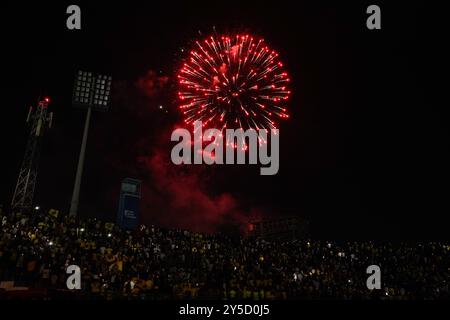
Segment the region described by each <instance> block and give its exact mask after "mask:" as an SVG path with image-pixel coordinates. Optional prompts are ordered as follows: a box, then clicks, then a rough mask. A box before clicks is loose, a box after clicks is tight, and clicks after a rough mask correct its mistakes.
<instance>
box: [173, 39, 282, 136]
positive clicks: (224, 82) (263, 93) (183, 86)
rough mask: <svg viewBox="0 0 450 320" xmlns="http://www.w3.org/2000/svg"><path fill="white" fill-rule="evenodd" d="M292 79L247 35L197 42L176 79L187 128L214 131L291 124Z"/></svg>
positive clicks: (274, 55)
mask: <svg viewBox="0 0 450 320" xmlns="http://www.w3.org/2000/svg"><path fill="white" fill-rule="evenodd" d="M289 82H290V79H289V76H288V74H287V72H286V71H285V70H284V67H283V63H282V62H281V61H280V60H279V58H278V53H277V52H275V51H274V50H271V49H270V48H269V47H268V46H267V45H266V44H265V42H264V40H263V39H255V38H253V37H252V36H249V35H236V36H235V37H226V36H222V37H220V38H218V37H213V36H211V37H209V38H207V39H205V40H204V41H203V42H199V41H197V42H196V43H195V48H194V49H192V50H191V51H190V54H189V58H188V59H187V61H186V62H185V63H184V65H183V66H182V68H181V69H180V71H179V73H178V83H179V91H178V97H179V100H180V106H179V108H180V109H181V110H182V112H183V114H184V118H185V122H186V123H187V124H192V123H193V122H194V121H198V120H199V121H202V123H203V126H205V127H206V126H208V127H209V126H211V127H215V128H222V130H223V129H225V128H232V127H234V128H236V127H238V128H244V129H247V128H253V129H256V130H260V129H274V128H276V127H277V121H278V120H279V119H286V118H289V115H288V113H287V110H286V106H285V105H286V102H287V100H288V99H289V95H290V93H291V92H290V90H289Z"/></svg>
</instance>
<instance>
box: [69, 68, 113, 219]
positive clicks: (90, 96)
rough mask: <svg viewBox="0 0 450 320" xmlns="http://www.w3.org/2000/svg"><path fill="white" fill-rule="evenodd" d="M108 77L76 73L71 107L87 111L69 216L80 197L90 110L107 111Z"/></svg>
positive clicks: (109, 80) (76, 206)
mask: <svg viewBox="0 0 450 320" xmlns="http://www.w3.org/2000/svg"><path fill="white" fill-rule="evenodd" d="M111 81H112V78H111V77H110V76H105V75H100V74H96V73H92V72H86V71H78V73H77V76H76V79H75V86H74V88H73V97H72V105H73V106H75V107H79V108H83V109H87V113H86V121H85V123H84V131H83V140H82V142H81V149H80V155H79V157H78V166H77V174H76V176H75V184H74V187H73V193H72V201H71V203H70V211H69V215H71V216H76V215H77V212H78V202H79V197H80V186H81V177H82V175H83V166H84V156H85V153H86V143H87V137H88V131H89V123H90V121H91V111H92V109H94V110H96V111H103V112H106V111H108V109H109V102H110V93H111Z"/></svg>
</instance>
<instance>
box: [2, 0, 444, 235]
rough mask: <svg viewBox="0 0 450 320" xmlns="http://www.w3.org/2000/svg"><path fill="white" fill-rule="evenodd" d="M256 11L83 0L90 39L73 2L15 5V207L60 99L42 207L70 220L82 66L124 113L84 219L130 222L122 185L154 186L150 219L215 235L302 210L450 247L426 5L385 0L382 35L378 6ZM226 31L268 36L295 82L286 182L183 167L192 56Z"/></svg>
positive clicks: (103, 130) (11, 25)
mask: <svg viewBox="0 0 450 320" xmlns="http://www.w3.org/2000/svg"><path fill="white" fill-rule="evenodd" d="M245 3H246V4H245V5H244V4H242V3H240V2H232V1H224V2H216V1H210V2H209V3H207V2H197V3H196V2H195V1H185V2H180V3H175V2H163V3H160V4H155V3H153V1H152V2H150V1H147V2H146V3H145V4H144V3H141V2H135V3H133V2H131V1H127V2H118V3H116V2H113V1H110V2H103V3H102V2H98V3H97V2H96V4H95V5H94V4H93V3H85V4H83V3H78V4H79V5H80V6H81V10H82V30H79V31H70V30H67V29H66V18H67V14H66V13H65V11H66V7H67V5H69V4H72V3H48V4H45V3H42V2H39V3H33V4H31V3H30V4H25V3H19V2H8V3H7V4H5V3H2V7H3V6H5V8H4V9H2V21H1V26H2V27H1V32H2V36H1V39H2V56H3V57H2V61H3V68H2V69H3V70H2V73H3V74H2V77H3V79H4V80H6V81H5V84H4V85H3V86H2V89H3V90H2V97H3V99H2V100H3V101H2V121H1V123H2V125H1V128H0V130H1V136H0V143H1V146H2V156H1V158H2V166H1V167H0V170H1V171H0V177H1V184H0V203H3V204H4V205H8V204H9V202H10V201H11V197H12V192H13V189H14V185H15V181H16V179H17V175H18V171H19V168H20V162H21V160H22V157H23V152H24V148H25V143H26V139H27V130H26V125H25V122H24V120H25V117H26V113H27V110H28V106H29V105H31V104H33V103H35V101H36V99H37V97H38V96H39V95H48V96H50V97H51V99H52V103H51V105H50V108H51V109H52V111H54V113H55V122H54V128H53V129H51V130H50V131H48V132H47V133H46V136H45V143H44V145H43V152H42V157H41V165H40V171H39V176H38V184H37V192H36V194H35V202H36V203H37V204H40V205H41V206H47V207H56V208H61V209H62V210H63V211H66V212H67V211H68V208H69V204H70V198H71V192H72V186H73V181H74V176H75V170H76V161H77V155H78V152H79V147H80V143H81V137H82V129H83V122H84V117H85V112H84V111H83V110H80V109H74V108H72V107H71V94H72V85H73V78H74V74H75V72H76V71H77V70H79V69H82V70H90V71H96V72H100V73H105V74H110V75H112V76H113V79H114V95H113V103H112V107H111V110H110V111H109V112H108V113H95V114H93V117H92V121H91V131H90V136H89V141H88V149H87V156H86V164H85V171H84V176H83V182H82V193H81V208H80V212H81V216H97V217H101V218H103V219H109V220H114V219H115V216H116V210H117V204H118V192H119V185H120V182H121V180H122V179H123V178H125V177H127V176H130V177H134V178H138V179H142V180H143V184H144V186H143V189H144V190H143V205H142V216H143V219H144V221H145V222H147V223H157V224H163V225H166V226H176V227H178V226H181V227H188V228H192V229H195V230H204V231H214V230H215V229H217V228H219V226H220V225H222V224H223V223H224V222H226V221H236V222H237V223H243V222H244V221H245V220H246V219H247V218H248V217H252V216H263V217H266V216H281V215H298V216H301V217H302V218H304V219H305V220H307V221H308V222H309V228H310V232H311V234H312V236H314V237H318V238H331V239H341V238H345V239H362V238H365V239H431V238H441V239H443V238H448V232H447V228H446V224H445V223H444V221H445V220H444V218H445V216H446V215H448V212H450V210H449V201H448V197H449V191H450V190H449V189H450V188H449V183H448V181H449V177H450V174H449V169H448V164H449V160H450V152H449V150H450V148H449V127H448V111H447V110H446V109H444V106H443V105H442V104H434V103H432V102H431V100H430V99H429V97H428V96H427V94H426V92H425V89H424V87H425V84H426V83H427V82H428V78H427V77H425V76H423V71H424V70H425V69H427V68H428V62H429V60H428V56H427V55H426V53H429V52H430V51H432V50H433V46H432V44H431V39H430V36H429V34H428V33H427V31H426V29H423V28H424V27H423V24H422V23H421V21H422V20H421V15H422V14H424V13H425V12H426V11H427V9H426V7H425V5H424V4H419V3H412V2H405V3H397V2H396V3H397V4H392V3H391V4H385V3H382V4H381V3H379V2H378V4H379V5H380V6H381V9H382V30H377V31H371V30H368V29H367V28H366V18H367V14H366V13H365V12H366V8H367V6H368V5H369V4H372V2H358V3H356V2H355V3H352V4H351V3H345V4H344V3H343V2H339V3H338V2H336V3H331V2H316V1H305V2H303V1H300V2H295V3H294V2H292V3H283V2H279V1H273V2H271V4H264V3H262V2H260V1H249V2H247V1H245ZM374 3H375V2H374ZM213 26H215V28H216V30H217V32H218V33H224V34H234V33H237V32H246V33H247V32H248V33H251V34H255V35H258V36H261V37H264V38H265V40H266V42H267V43H268V44H269V45H270V46H271V47H272V48H274V49H276V50H277V51H278V52H279V54H280V58H281V59H282V61H283V62H284V63H285V65H286V67H287V70H288V71H289V73H290V75H291V78H292V86H293V88H292V91H293V94H292V98H291V99H290V103H289V109H290V114H291V118H290V120H289V121H285V122H283V123H282V124H281V126H280V137H281V152H280V171H279V173H278V174H277V175H276V176H260V175H259V167H257V166H244V167H238V166H211V167H209V166H201V167H194V166H191V167H177V166H174V165H172V164H171V163H170V162H169V159H168V158H167V157H168V156H169V155H170V147H171V143H170V140H169V137H170V132H171V130H172V129H173V127H174V126H175V125H176V124H177V123H179V122H180V119H181V117H180V114H179V113H178V110H177V103H176V100H175V96H176V95H175V92H176V86H175V82H174V76H175V74H176V72H177V67H178V66H179V65H180V63H181V60H182V58H183V54H182V53H181V50H180V49H181V48H183V47H184V48H189V46H190V45H191V44H192V41H193V40H196V39H198V38H202V36H201V35H200V34H199V31H201V33H202V35H203V36H205V35H209V34H211V33H212V32H213ZM160 105H162V106H164V108H163V109H162V110H160V109H159V106H160ZM166 111H167V112H166Z"/></svg>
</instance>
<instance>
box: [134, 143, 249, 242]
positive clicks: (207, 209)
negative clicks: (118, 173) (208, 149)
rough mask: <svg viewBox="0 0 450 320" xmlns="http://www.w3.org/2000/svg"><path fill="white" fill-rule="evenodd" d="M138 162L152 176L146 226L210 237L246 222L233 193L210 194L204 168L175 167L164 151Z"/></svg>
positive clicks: (147, 188)
mask: <svg viewBox="0 0 450 320" xmlns="http://www.w3.org/2000/svg"><path fill="white" fill-rule="evenodd" d="M138 162H139V165H140V167H141V168H143V169H144V170H148V171H149V172H150V176H151V178H150V180H149V181H147V182H146V183H144V189H143V194H142V198H143V202H144V205H143V208H142V209H143V215H142V216H143V219H144V222H146V221H145V220H147V222H151V223H154V222H155V221H157V222H158V223H159V224H162V225H164V226H168V227H172V228H173V227H178V228H183V229H191V230H194V231H201V232H208V233H210V232H215V231H217V230H218V229H219V228H220V227H221V226H223V225H224V224H230V223H231V224H238V225H243V223H244V222H245V221H246V217H245V215H244V213H243V212H242V211H241V210H240V208H239V204H238V202H237V200H236V199H235V198H234V197H233V196H232V195H231V194H230V193H227V192H223V193H220V194H218V195H212V194H211V193H209V192H208V187H210V183H211V181H208V179H207V178H205V177H203V176H202V171H203V170H204V168H203V167H201V166H196V167H194V166H189V167H187V166H186V165H185V166H177V165H174V164H172V162H171V160H170V156H169V154H168V153H167V151H165V150H164V151H163V150H161V149H155V150H153V154H152V155H151V156H148V157H140V158H139V159H138ZM209 189H210V188H209Z"/></svg>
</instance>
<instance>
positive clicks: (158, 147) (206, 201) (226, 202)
mask: <svg viewBox="0 0 450 320" xmlns="http://www.w3.org/2000/svg"><path fill="white" fill-rule="evenodd" d="M168 83H169V78H168V77H167V76H161V75H158V74H157V73H156V72H154V71H152V70H149V71H148V72H147V73H146V74H145V76H143V77H141V78H140V79H138V80H137V81H136V82H135V86H136V88H137V89H138V90H139V91H140V92H141V93H143V94H144V95H145V97H146V99H145V101H143V102H142V104H139V106H138V107H137V108H138V109H140V110H136V105H133V106H129V107H128V108H127V109H128V110H129V111H130V112H131V113H133V114H139V116H138V117H136V119H135V123H136V127H137V126H140V127H141V128H140V129H139V130H138V131H139V132H141V135H140V136H139V139H136V142H135V144H134V148H135V161H136V162H137V163H136V164H135V169H136V174H137V175H138V176H137V177H136V178H138V179H141V180H143V186H142V206H141V218H142V222H143V223H145V224H157V225H163V226H166V227H169V228H183V229H189V230H194V231H199V232H208V233H210V232H215V231H218V230H220V229H221V228H222V227H223V226H224V225H227V226H230V225H238V226H240V227H243V226H245V224H246V222H247V218H248V217H247V214H246V213H245V212H244V210H243V209H242V208H240V205H239V202H238V200H237V199H236V198H235V197H234V196H233V195H232V194H231V193H229V192H224V191H222V192H219V191H216V194H213V192H212V191H211V190H212V189H213V180H214V179H209V178H208V177H206V174H207V173H208V172H209V171H210V170H209V171H208V170H205V169H207V168H206V167H205V166H206V165H181V166H179V165H174V164H173V163H172V161H171V159H170V152H171V144H172V143H171V141H170V134H171V131H172V130H173V129H174V128H175V127H177V126H178V125H177V123H178V122H179V121H180V122H181V120H179V119H178V116H177V118H176V119H173V121H167V122H165V123H164V122H163V123H158V125H150V126H149V125H148V124H147V123H148V122H149V121H150V120H152V121H157V120H156V119H161V118H163V117H164V116H165V114H164V113H161V112H159V110H158V109H157V108H155V105H157V104H159V103H160V102H161V99H163V100H166V101H170V92H167V91H169V90H167V88H168ZM165 95H166V96H168V97H169V98H167V97H166V98H165V99H164V98H162V97H164V96H165ZM157 101H158V103H157ZM164 104H166V103H164ZM168 104H169V105H170V103H168ZM173 110H176V107H175V106H174V107H173ZM150 128H152V129H150ZM155 128H157V129H156V130H155ZM152 130H153V131H152ZM173 144H175V143H173ZM127 170H128V171H130V168H128V169H127ZM219 187H220V186H219Z"/></svg>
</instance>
